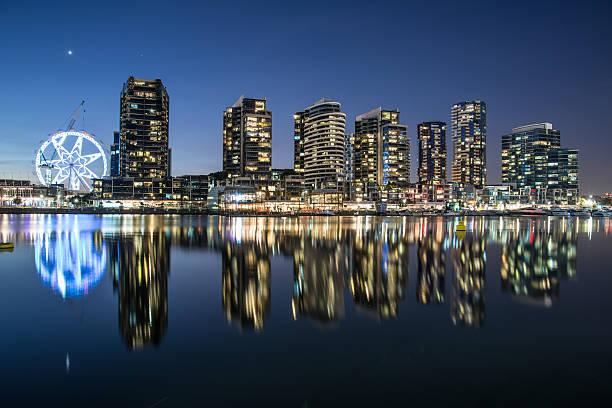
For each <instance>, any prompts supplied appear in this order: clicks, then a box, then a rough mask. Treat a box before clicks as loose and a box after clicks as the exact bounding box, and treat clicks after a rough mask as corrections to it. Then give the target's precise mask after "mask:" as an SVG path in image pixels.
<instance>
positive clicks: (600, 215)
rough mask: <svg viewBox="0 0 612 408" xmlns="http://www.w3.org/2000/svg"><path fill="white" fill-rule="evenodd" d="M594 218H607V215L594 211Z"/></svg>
mask: <svg viewBox="0 0 612 408" xmlns="http://www.w3.org/2000/svg"><path fill="white" fill-rule="evenodd" d="M592 216H593V217H606V216H607V214H606V213H605V212H604V211H593V214H592Z"/></svg>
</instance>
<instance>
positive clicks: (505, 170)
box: [502, 123, 578, 203]
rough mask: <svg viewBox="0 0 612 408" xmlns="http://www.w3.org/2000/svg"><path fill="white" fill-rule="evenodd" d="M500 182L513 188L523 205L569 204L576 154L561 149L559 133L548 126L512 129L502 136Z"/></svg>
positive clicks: (575, 192) (575, 175)
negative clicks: (519, 193)
mask: <svg viewBox="0 0 612 408" xmlns="http://www.w3.org/2000/svg"><path fill="white" fill-rule="evenodd" d="M502 182H503V183H512V184H515V185H516V186H517V187H518V188H519V190H520V191H521V192H522V194H521V195H522V197H523V199H524V200H527V201H534V202H539V203H545V202H561V203H565V202H570V203H573V202H575V201H576V199H577V197H578V151H577V150H574V149H562V148H561V132H559V131H558V130H555V129H553V127H552V124H551V123H536V124H532V125H526V126H520V127H517V128H514V129H512V133H510V134H507V135H503V136H502Z"/></svg>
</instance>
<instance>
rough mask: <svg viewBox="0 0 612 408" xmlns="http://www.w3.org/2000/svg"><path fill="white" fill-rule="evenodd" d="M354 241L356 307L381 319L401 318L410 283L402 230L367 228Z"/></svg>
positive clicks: (352, 286)
mask: <svg viewBox="0 0 612 408" xmlns="http://www.w3.org/2000/svg"><path fill="white" fill-rule="evenodd" d="M357 232H358V233H357V235H356V239H355V241H354V242H353V269H352V271H351V280H350V285H351V287H350V289H351V292H352V293H353V300H354V302H355V304H356V305H357V306H358V307H359V308H360V309H361V310H362V311H366V312H368V313H372V314H373V315H374V316H376V317H377V318H385V319H386V318H391V317H397V316H398V308H399V307H398V303H399V302H400V301H402V300H404V298H405V295H406V286H407V282H408V268H409V264H408V252H409V246H408V244H407V243H406V242H404V241H403V239H402V238H403V236H404V234H403V233H402V232H403V231H402V230H401V229H389V228H387V224H385V223H383V224H378V225H374V226H373V227H371V228H368V226H365V228H364V229H360V230H358V231H357Z"/></svg>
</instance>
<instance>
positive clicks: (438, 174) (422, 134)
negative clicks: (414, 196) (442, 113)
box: [417, 122, 446, 185]
mask: <svg viewBox="0 0 612 408" xmlns="http://www.w3.org/2000/svg"><path fill="white" fill-rule="evenodd" d="M417 139H418V144H419V170H418V176H419V182H420V183H423V184H431V185H442V184H446V123H444V122H423V123H420V124H419V125H418V126H417Z"/></svg>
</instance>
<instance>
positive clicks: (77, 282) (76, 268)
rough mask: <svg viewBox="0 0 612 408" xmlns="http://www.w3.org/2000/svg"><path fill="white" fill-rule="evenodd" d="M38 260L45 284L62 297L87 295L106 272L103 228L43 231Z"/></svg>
mask: <svg viewBox="0 0 612 408" xmlns="http://www.w3.org/2000/svg"><path fill="white" fill-rule="evenodd" d="M34 258H35V259H34V263H35V265H36V271H37V272H38V276H39V277H40V280H41V281H42V282H43V284H45V285H47V286H50V287H51V288H52V289H53V290H54V291H55V292H57V293H59V295H60V296H61V297H62V298H75V297H79V296H83V295H87V294H88V293H89V291H90V290H91V289H92V288H93V287H94V286H96V285H97V284H98V282H100V279H102V276H103V275H104V272H105V271H106V263H107V252H106V243H105V242H104V240H103V239H102V234H101V232H100V231H93V232H92V231H89V232H78V231H72V230H69V231H58V232H41V233H38V234H36V236H35V237H34Z"/></svg>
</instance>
